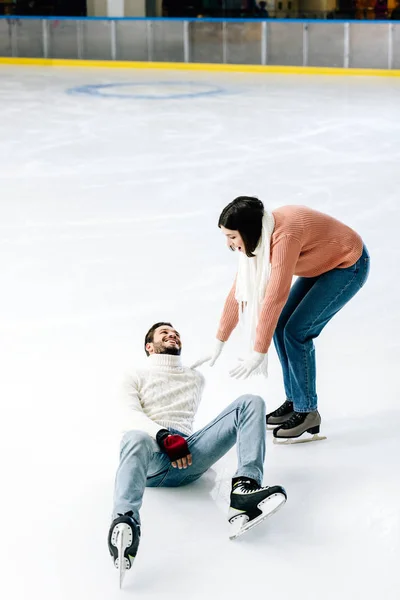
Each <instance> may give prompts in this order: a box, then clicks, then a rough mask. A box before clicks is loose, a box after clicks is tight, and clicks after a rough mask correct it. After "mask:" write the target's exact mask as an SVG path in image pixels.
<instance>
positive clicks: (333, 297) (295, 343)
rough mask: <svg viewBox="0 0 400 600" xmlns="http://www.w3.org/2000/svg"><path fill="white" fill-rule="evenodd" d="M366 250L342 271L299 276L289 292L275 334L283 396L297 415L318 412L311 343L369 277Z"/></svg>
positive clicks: (313, 352) (313, 351) (313, 356)
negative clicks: (281, 373) (283, 386)
mask: <svg viewBox="0 0 400 600" xmlns="http://www.w3.org/2000/svg"><path fill="white" fill-rule="evenodd" d="M368 273H369V254H368V251H367V249H366V247H365V246H364V247H363V253H362V255H361V257H360V258H359V260H358V261H357V262H356V263H355V264H354V265H352V266H351V267H347V268H345V269H332V270H331V271H328V272H326V273H323V274H322V275H319V276H318V277H299V278H298V279H297V280H296V282H295V283H294V285H293V286H292V288H291V290H290V294H289V297H288V300H287V302H286V304H285V306H284V307H283V310H282V313H281V315H280V317H279V321H278V324H277V326H276V329H275V334H274V344H275V348H276V351H277V353H278V356H279V360H280V363H281V366H282V371H283V381H284V385H285V392H286V397H287V398H288V399H289V400H291V401H292V402H293V405H294V410H295V411H296V412H310V411H314V410H317V404H318V398H317V392H316V367H315V348H314V342H313V340H314V339H315V338H316V337H318V336H319V334H320V333H321V331H322V330H323V328H324V327H325V325H326V324H327V323H328V321H330V320H331V319H332V317H333V316H334V315H335V314H336V313H337V312H338V311H339V310H340V309H341V308H343V306H344V305H345V304H347V302H348V301H349V300H350V299H351V298H352V297H353V296H354V295H355V294H356V293H357V292H358V291H359V290H360V289H361V288H362V286H363V285H364V283H365V282H366V280H367V278H368Z"/></svg>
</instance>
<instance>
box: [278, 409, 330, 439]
mask: <svg viewBox="0 0 400 600" xmlns="http://www.w3.org/2000/svg"><path fill="white" fill-rule="evenodd" d="M320 425H321V415H320V414H319V412H318V411H317V410H314V411H312V412H308V413H299V412H294V413H293V414H292V416H291V417H290V419H288V420H287V421H285V422H284V423H283V424H282V425H280V426H279V427H277V428H276V429H274V431H273V436H274V443H275V444H300V443H303V442H316V441H318V440H326V437H325V436H320V435H319V429H320Z"/></svg>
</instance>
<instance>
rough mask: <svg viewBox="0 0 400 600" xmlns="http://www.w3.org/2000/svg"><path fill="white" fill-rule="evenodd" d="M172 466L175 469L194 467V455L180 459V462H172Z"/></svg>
mask: <svg viewBox="0 0 400 600" xmlns="http://www.w3.org/2000/svg"><path fill="white" fill-rule="evenodd" d="M171 465H172V466H173V467H174V469H177V468H178V469H187V468H188V467H191V466H192V455H191V454H188V455H187V456H184V457H183V458H178V460H176V461H173V462H171Z"/></svg>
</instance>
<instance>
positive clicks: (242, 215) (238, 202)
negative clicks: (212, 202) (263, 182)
mask: <svg viewBox="0 0 400 600" xmlns="http://www.w3.org/2000/svg"><path fill="white" fill-rule="evenodd" d="M263 215H264V205H263V203H262V202H261V200H259V199H258V198H254V197H253V196H238V197H237V198H235V199H234V200H232V202H231V203H230V204H228V206H225V208H224V210H223V211H222V213H221V214H220V217H219V221H218V227H221V226H222V227H226V228H227V229H232V230H235V231H238V232H239V233H240V235H241V237H242V239H243V241H244V245H245V249H246V255H247V256H251V257H253V256H254V254H253V252H254V250H255V249H256V248H257V244H258V242H259V241H260V237H261V231H262V218H263Z"/></svg>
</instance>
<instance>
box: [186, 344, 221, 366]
mask: <svg viewBox="0 0 400 600" xmlns="http://www.w3.org/2000/svg"><path fill="white" fill-rule="evenodd" d="M224 344H225V342H221V340H217V342H216V344H215V347H214V350H213V351H212V352H210V354H208V355H207V356H204V357H203V358H200V359H199V360H196V362H194V363H193V364H192V365H190V368H191V369H195V368H196V367H199V366H200V365H203V364H204V363H206V362H210V367H213V366H214V365H215V362H216V360H217V358H218V357H219V355H220V354H221V352H222V350H223V348H224Z"/></svg>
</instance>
